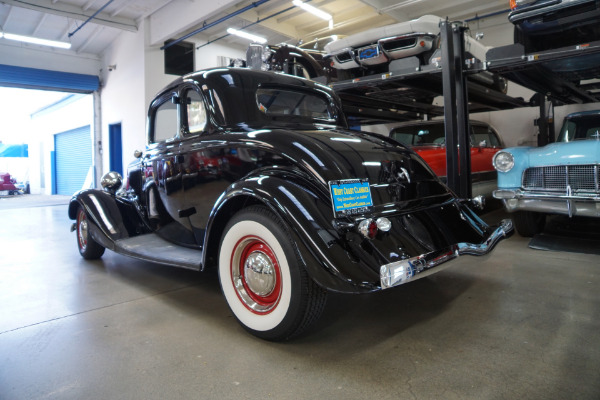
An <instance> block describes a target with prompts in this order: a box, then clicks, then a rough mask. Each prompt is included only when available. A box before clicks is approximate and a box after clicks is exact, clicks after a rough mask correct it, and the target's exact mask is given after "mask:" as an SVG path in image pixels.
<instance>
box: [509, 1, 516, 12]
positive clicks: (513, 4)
mask: <svg viewBox="0 0 600 400" xmlns="http://www.w3.org/2000/svg"><path fill="white" fill-rule="evenodd" d="M515 8H517V0H510V9H511V10H514V9H515Z"/></svg>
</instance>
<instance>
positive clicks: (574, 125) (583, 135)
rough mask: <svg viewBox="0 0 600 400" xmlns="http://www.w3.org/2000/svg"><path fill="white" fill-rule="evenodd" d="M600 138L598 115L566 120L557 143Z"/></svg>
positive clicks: (599, 117) (599, 118) (599, 116)
mask: <svg viewBox="0 0 600 400" xmlns="http://www.w3.org/2000/svg"><path fill="white" fill-rule="evenodd" d="M599 138H600V115H598V114H597V115H586V116H583V117H581V116H580V117H576V118H566V119H565V122H564V124H563V127H562V129H561V130H560V135H558V140H557V141H558V142H571V141H573V140H582V139H599Z"/></svg>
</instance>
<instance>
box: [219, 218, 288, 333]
mask: <svg viewBox="0 0 600 400" xmlns="http://www.w3.org/2000/svg"><path fill="white" fill-rule="evenodd" d="M245 240H261V241H263V242H265V243H267V244H268V245H269V247H271V249H272V250H273V252H274V253H275V256H276V258H277V263H278V266H279V268H278V272H279V273H278V276H277V277H276V279H277V280H278V281H279V283H280V287H281V290H280V293H279V296H278V298H277V301H276V303H275V304H273V306H272V307H270V308H269V309H268V310H264V311H252V310H251V308H252V307H251V305H250V304H248V302H249V301H251V300H246V301H245V300H243V299H242V298H241V297H240V296H242V295H241V294H240V293H239V290H236V284H235V282H234V281H235V279H236V278H234V277H233V276H232V269H233V268H234V267H233V264H235V263H239V262H241V259H240V256H241V253H242V250H243V249H240V246H242V245H243V242H244V241H245ZM240 242H242V243H240ZM219 277H221V278H222V279H223V280H225V282H223V281H222V282H221V286H222V288H223V294H224V295H225V298H226V300H227V303H228V304H229V306H230V308H231V311H232V312H233V313H234V314H235V316H236V318H237V319H238V320H239V321H240V322H241V323H242V324H244V325H245V326H247V327H248V328H250V329H252V330H256V331H268V330H272V329H274V328H276V327H277V326H278V325H279V324H281V322H282V321H283V319H284V318H285V315H286V311H287V310H288V309H289V307H290V301H291V284H292V283H291V278H290V269H289V265H288V263H287V259H286V257H285V253H284V252H283V249H282V248H281V245H280V244H279V241H278V240H277V238H275V236H274V235H273V234H272V233H271V232H270V231H269V230H268V229H267V228H266V227H264V226H263V225H261V224H259V223H257V222H254V221H241V222H238V223H236V224H235V225H233V226H232V227H231V229H230V230H229V231H228V232H227V234H226V235H225V237H224V239H223V244H222V245H221V252H220V255H219ZM237 286H239V284H238V285H237Z"/></svg>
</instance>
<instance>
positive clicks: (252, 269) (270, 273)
mask: <svg viewBox="0 0 600 400" xmlns="http://www.w3.org/2000/svg"><path fill="white" fill-rule="evenodd" d="M230 265H231V279H232V283H233V286H234V288H235V290H236V294H237V296H238V298H239V299H240V301H241V302H242V304H243V305H244V306H245V307H246V308H247V309H248V310H250V311H251V312H253V313H256V314H268V313H270V312H272V311H273V310H274V309H275V308H276V307H277V304H278V303H279V300H280V298H281V291H282V287H281V269H280V266H279V262H278V261H277V256H276V255H275V252H274V251H273V249H271V247H270V246H269V245H268V244H267V243H266V242H265V241H264V240H262V239H261V238H259V237H257V236H245V237H243V238H242V239H240V240H239V241H238V242H237V243H236V245H235V246H234V249H233V252H232V255H231V264H230Z"/></svg>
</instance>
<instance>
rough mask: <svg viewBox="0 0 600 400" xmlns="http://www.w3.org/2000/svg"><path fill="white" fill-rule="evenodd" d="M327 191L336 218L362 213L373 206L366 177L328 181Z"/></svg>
mask: <svg viewBox="0 0 600 400" xmlns="http://www.w3.org/2000/svg"><path fill="white" fill-rule="evenodd" d="M329 191H330V192H331V204H332V205H333V213H334V216H335V217H336V218H338V217H343V216H346V215H353V214H360V213H364V212H366V211H368V209H369V207H372V206H373V200H372V199H371V188H370V186H369V180H368V179H345V180H340V181H330V182H329Z"/></svg>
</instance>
